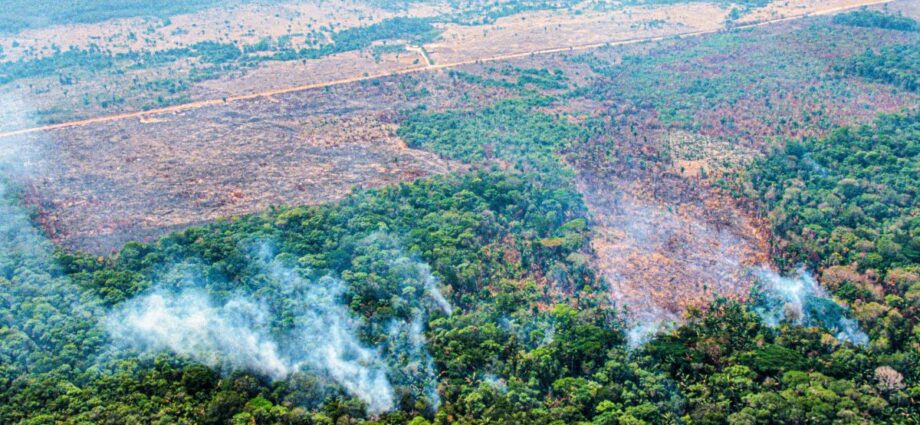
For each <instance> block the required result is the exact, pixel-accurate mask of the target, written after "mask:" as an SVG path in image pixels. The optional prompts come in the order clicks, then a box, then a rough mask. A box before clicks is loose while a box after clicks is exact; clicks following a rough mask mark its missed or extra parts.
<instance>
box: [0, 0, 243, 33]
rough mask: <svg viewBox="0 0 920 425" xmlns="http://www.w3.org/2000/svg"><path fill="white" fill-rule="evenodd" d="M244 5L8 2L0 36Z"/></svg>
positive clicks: (177, 0) (185, 0) (135, 0)
mask: <svg viewBox="0 0 920 425" xmlns="http://www.w3.org/2000/svg"><path fill="white" fill-rule="evenodd" d="M243 1H246V0H231V1H230V2H228V1H226V0H170V1H162V2H161V1H149V0H105V1H99V0H85V1H61V0H6V1H4V2H3V11H2V12H0V32H19V31H21V30H24V29H27V28H39V27H44V26H50V25H56V24H68V23H93V22H101V21H105V20H108V19H115V18H131V17H135V16H149V17H158V18H166V17H169V16H173V15H178V14H181V13H190V12H195V11H198V10H201V9H205V8H209V7H214V6H220V5H226V4H227V3H240V2H243ZM249 1H252V0H249Z"/></svg>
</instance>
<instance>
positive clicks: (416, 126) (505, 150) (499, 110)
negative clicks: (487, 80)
mask: <svg viewBox="0 0 920 425" xmlns="http://www.w3.org/2000/svg"><path fill="white" fill-rule="evenodd" d="M552 101H553V99H551V98H547V97H529V98H518V99H507V100H501V101H499V102H497V103H496V104H495V105H492V106H489V107H487V108H484V109H479V110H475V111H450V112H441V113H427V114H426V113H425V112H424V111H423V110H422V111H413V112H411V113H410V115H409V116H408V118H407V119H406V120H405V122H404V123H403V125H402V126H400V128H399V135H400V137H402V138H403V139H405V140H406V141H407V142H408V143H409V145H410V146H413V147H419V148H424V149H430V150H433V151H435V152H438V153H441V154H443V155H445V156H447V157H449V158H453V159H460V160H463V161H466V162H480V161H485V160H492V159H499V160H502V161H507V162H509V163H513V164H514V165H515V166H517V167H518V168H520V169H525V170H534V169H537V170H547V169H548V167H549V168H560V163H559V157H558V156H557V154H558V153H559V152H560V151H561V150H562V149H564V148H566V147H568V146H572V145H573V144H575V143H577V142H579V141H581V140H583V139H584V138H585V137H586V136H587V133H586V131H585V130H584V129H583V128H582V127H580V126H576V125H573V124H569V123H566V122H564V121H561V120H559V119H557V118H555V117H553V116H551V115H549V114H547V113H545V112H540V111H539V110H538V108H539V107H541V106H547V105H549V104H550V103H551V102H552Z"/></svg>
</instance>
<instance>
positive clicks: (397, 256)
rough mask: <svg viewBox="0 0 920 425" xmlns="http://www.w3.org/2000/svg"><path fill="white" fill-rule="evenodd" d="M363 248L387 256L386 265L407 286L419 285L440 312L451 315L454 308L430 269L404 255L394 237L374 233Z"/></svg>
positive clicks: (424, 264)
mask: <svg viewBox="0 0 920 425" xmlns="http://www.w3.org/2000/svg"><path fill="white" fill-rule="evenodd" d="M363 246H364V248H367V249H368V250H369V251H371V249H370V248H373V254H376V255H385V256H388V258H389V260H388V261H387V262H386V263H387V265H388V267H389V269H390V270H391V271H392V272H393V273H396V274H398V275H400V276H401V277H402V278H403V279H404V280H405V281H406V284H407V285H411V284H413V283H420V284H421V286H422V287H423V288H424V290H425V294H426V295H428V297H430V298H431V300H432V301H434V302H435V304H436V305H437V307H438V308H439V309H440V310H441V311H443V312H444V313H446V314H447V315H450V314H451V313H453V311H454V307H453V306H452V305H451V304H450V301H448V300H447V298H446V297H445V296H444V294H443V293H442V292H441V289H440V287H439V286H440V284H441V282H440V280H439V279H438V278H437V277H436V276H435V275H434V274H432V273H431V267H430V266H429V265H428V264H427V263H425V262H422V261H418V260H416V259H413V258H410V257H409V256H408V255H406V253H405V252H404V251H403V249H402V245H401V244H400V242H399V240H398V239H396V238H395V237H394V236H392V235H390V234H388V233H385V232H382V231H381V232H375V233H372V234H371V235H370V236H368V237H367V238H365V239H364V241H363Z"/></svg>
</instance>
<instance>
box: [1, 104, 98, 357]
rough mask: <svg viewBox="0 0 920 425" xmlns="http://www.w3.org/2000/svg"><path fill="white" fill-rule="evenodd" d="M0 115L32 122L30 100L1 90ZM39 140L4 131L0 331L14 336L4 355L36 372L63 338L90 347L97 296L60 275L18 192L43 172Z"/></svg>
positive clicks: (22, 123) (27, 123)
mask: <svg viewBox="0 0 920 425" xmlns="http://www.w3.org/2000/svg"><path fill="white" fill-rule="evenodd" d="M0 116H3V117H5V119H6V121H8V122H9V123H10V125H15V126H18V127H30V126H32V125H33V124H34V122H32V119H31V116H32V115H31V113H30V110H29V108H28V106H27V105H26V104H25V103H24V102H20V101H17V99H15V98H13V97H11V96H3V97H0ZM42 137H51V136H42ZM40 142H41V140H39V138H38V137H37V136H34V135H27V136H21V137H13V138H10V137H6V138H0V333H2V334H3V338H4V339H8V340H9V341H16V342H17V343H16V344H0V346H2V347H6V348H9V351H7V350H0V359H3V360H4V363H5V364H8V365H9V366H12V367H14V368H17V369H20V370H23V371H33V372H34V371H43V370H48V369H52V368H54V367H56V366H57V363H52V362H48V361H47V359H48V358H56V353H57V352H58V351H59V350H61V349H62V348H63V347H64V346H66V345H69V346H71V348H73V347H76V348H77V349H78V350H79V351H80V352H83V353H91V352H93V351H94V347H95V345H94V343H93V340H94V338H92V337H94V336H95V335H94V334H93V332H94V329H93V327H94V326H95V319H94V318H95V317H98V307H97V306H98V302H97V300H94V299H91V298H90V297H83V296H81V294H82V292H81V291H80V290H79V288H77V287H76V286H75V285H73V283H72V282H71V281H70V279H68V278H67V277H66V276H63V275H62V273H61V271H60V267H59V265H58V264H57V262H56V261H55V258H54V255H53V251H54V246H53V244H52V243H51V241H50V240H48V238H47V237H46V236H45V234H44V232H43V231H42V230H40V229H39V228H38V227H36V226H35V225H34V224H33V223H32V217H31V214H30V211H29V210H28V209H27V208H25V207H23V205H22V200H21V199H20V198H19V193H18V192H19V191H18V190H17V189H19V188H22V185H21V183H22V182H24V181H25V180H26V179H27V178H28V177H30V176H33V175H38V174H40V172H41V167H40V166H39V162H40V160H41V155H40V152H41V149H42V148H41V146H42V145H41V144H40ZM81 335H82V336H83V337H81ZM87 336H90V337H87ZM39 353H45V354H43V355H42V354H39ZM33 359H44V360H40V361H38V362H33ZM81 360H83V361H87V362H90V361H92V360H91V359H89V358H85V359H81ZM72 366H73V365H72Z"/></svg>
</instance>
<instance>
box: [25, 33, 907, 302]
mask: <svg viewBox="0 0 920 425" xmlns="http://www.w3.org/2000/svg"><path fill="white" fill-rule="evenodd" d="M828 22H829V20H827V19H823V20H822V19H821V18H819V19H815V20H808V21H805V22H797V23H784V24H780V25H777V26H772V27H763V28H757V29H752V30H745V31H738V32H735V33H727V34H713V35H707V36H703V37H699V38H695V39H683V40H666V41H660V42H655V43H646V44H637V45H630V46H615V47H610V48H604V49H600V50H597V51H592V52H589V53H584V52H562V53H557V54H551V55H544V56H533V57H522V58H517V59H513V60H508V61H502V62H493V63H485V64H468V65H464V66H461V67H458V68H457V71H460V72H459V73H454V72H448V71H430V72H421V73H415V74H412V75H401V76H391V77H385V78H381V79H375V80H372V81H365V82H356V83H350V84H347V85H341V86H334V87H329V88H325V89H315V90H305V91H299V92H292V93H286V94H279V95H276V96H271V97H260V98H254V99H248V100H242V101H236V102H230V103H227V104H217V105H211V106H207V107H203V108H198V109H190V110H186V111H181V112H174V113H167V114H157V115H150V116H146V117H144V118H143V120H138V119H127V120H121V121H112V122H108V123H99V124H92V125H88V126H81V127H73V128H67V129H60V130H55V131H52V132H48V133H43V134H41V135H37V136H29V137H30V138H26V136H20V137H21V139H19V140H21V141H22V142H23V143H33V144H34V145H35V146H37V147H39V148H40V151H41V153H42V154H41V157H42V160H41V161H40V164H38V165H39V167H38V168H39V169H40V170H42V173H40V174H39V176H40V177H34V178H33V179H32V180H31V181H30V182H29V183H28V187H30V190H29V191H28V193H29V194H30V201H31V202H32V203H33V204H35V205H37V206H38V207H39V208H38V209H39V217H40V221H41V222H42V224H43V225H44V226H45V228H46V229H47V230H48V232H49V233H50V234H51V236H52V237H53V238H54V240H55V241H57V242H58V243H60V244H61V245H63V246H65V247H68V248H74V249H81V250H87V251H90V252H94V253H99V254H107V253H110V252H111V251H112V250H114V249H117V248H118V247H119V246H121V244H122V243H124V242H125V241H128V240H146V239H151V238H156V237H158V236H161V235H163V234H165V233H167V232H169V231H171V230H174V229H179V228H183V227H187V226H189V225H193V224H198V223H206V222H210V221H213V220H216V219H219V218H222V217H232V216H234V215H242V214H249V213H255V212H258V211H260V210H263V209H265V208H267V207H268V206H270V205H277V204H289V205H295V204H317V203H322V202H329V201H334V200H336V199H340V198H341V197H343V196H345V195H346V194H347V193H349V192H350V191H351V190H352V189H353V188H360V187H376V186H381V185H388V184H394V183H397V182H400V181H405V180H410V179H415V178H418V177H423V176H427V175H430V174H435V173H445V172H449V171H455V170H460V169H462V167H464V166H461V165H460V164H458V163H452V162H448V161H446V160H445V159H443V158H441V157H440V156H439V155H438V154H437V153H432V152H425V151H422V150H418V149H410V148H408V147H407V146H406V144H405V143H404V142H403V140H401V139H400V138H399V137H397V136H396V135H395V132H396V130H397V129H398V128H399V125H400V124H401V123H402V122H401V120H402V119H403V117H404V116H405V115H406V114H405V113H403V111H406V110H424V111H425V112H426V113H430V112H437V111H455V110H460V111H475V110H480V109H482V108H485V107H488V106H489V105H492V104H494V103H496V102H497V101H500V100H502V99H507V98H509V97H527V96H537V95H546V96H551V97H552V98H554V99H555V101H553V102H551V103H550V104H549V105H548V106H544V107H541V109H540V111H541V112H542V113H545V114H547V115H549V116H551V117H555V118H556V119H558V120H560V121H562V122H567V123H572V124H573V125H575V126H580V127H583V128H584V129H585V133H586V134H590V135H591V136H590V137H588V138H587V139H586V140H584V141H578V142H573V143H571V144H569V145H567V146H563V147H562V148H561V149H560V151H559V152H558V153H559V154H560V155H559V156H560V157H561V158H563V159H564V163H565V164H567V166H570V167H572V169H573V170H575V173H574V175H576V176H577V180H576V182H577V187H578V188H579V189H580V190H581V192H582V194H583V195H584V199H585V203H586V205H587V207H588V209H589V211H590V213H591V217H592V221H593V223H592V225H593V227H592V229H593V230H592V234H591V235H592V240H591V242H590V244H589V248H588V251H590V254H591V257H592V258H593V259H594V261H593V265H594V267H595V268H596V269H597V270H599V271H600V272H601V273H600V275H601V276H602V277H603V278H604V279H605V280H606V282H607V284H608V286H609V288H610V291H611V298H612V299H613V300H615V301H616V302H617V303H618V304H619V305H620V306H622V307H626V308H628V309H631V310H633V311H636V312H637V313H643V312H655V313H656V314H658V313H660V314H661V315H663V316H668V317H674V318H677V317H679V315H680V312H681V311H682V310H683V309H685V308H686V307H688V306H703V305H705V304H706V303H707V302H708V301H709V300H711V299H712V298H713V297H716V296H726V297H732V298H743V297H744V296H746V295H747V293H748V290H749V288H750V285H751V284H752V278H751V277H750V276H749V275H748V274H747V270H748V269H749V268H750V267H752V266H756V265H759V264H763V263H766V262H768V261H769V253H770V252H769V249H770V247H769V246H768V244H767V243H766V242H765V241H766V239H767V235H766V234H765V231H764V230H763V227H762V226H760V225H759V223H760V219H759V218H758V217H756V216H752V215H751V214H748V213H747V212H746V210H745V209H744V208H742V207H741V206H738V205H736V204H735V201H734V198H733V197H732V196H730V194H728V193H727V192H725V191H723V190H720V189H717V188H716V187H715V186H716V185H718V184H719V183H720V180H721V179H723V178H724V179H730V178H731V177H732V176H733V175H734V174H735V173H736V172H737V171H738V170H739V169H740V168H742V167H743V165H744V164H746V163H747V161H749V160H750V159H751V158H753V157H755V156H757V155H760V154H761V153H762V152H765V151H766V150H768V149H770V148H771V147H772V146H775V145H776V143H777V142H782V141H783V140H785V139H786V138H795V137H803V136H817V135H821V134H823V133H824V132H826V131H828V130H829V129H831V128H833V127H835V126H837V125H840V124H851V123H861V122H868V121H869V120H871V119H872V116H873V115H874V113H875V112H876V111H889V112H893V111H897V110H899V109H901V108H905V107H910V106H912V105H916V101H917V96H916V94H912V93H909V92H905V91H903V90H898V89H895V88H892V87H890V86H886V85H882V84H876V83H868V82H865V81H861V80H858V79H855V78H852V77H842V76H839V75H836V74H835V73H834V71H833V66H834V64H835V63H836V62H837V61H839V60H841V59H843V56H844V54H843V52H845V51H850V52H853V51H861V50H865V48H867V47H868V46H877V45H880V44H882V40H884V42H886V43H903V42H909V41H911V40H913V39H914V38H912V37H915V36H914V35H910V34H887V33H883V32H881V31H880V30H872V29H853V28H837V27H832V26H829V24H828ZM805 37H808V39H807V42H806V39H805ZM789 46H797V47H795V51H794V52H792V53H790V52H789ZM780 51H782V52H784V53H781V54H778V53H777V52H780ZM771 61H778V62H771ZM540 69H548V70H551V72H550V74H547V75H549V76H550V77H551V78H556V77H552V76H553V75H556V74H555V72H556V71H555V70H559V72H560V73H561V74H560V75H562V76H564V78H563V77H560V81H562V83H561V84H557V83H559V81H552V80H540V78H543V76H544V75H543V74H535V73H533V70H540ZM762 70H770V71H769V72H765V71H762ZM522 75H524V76H527V77H528V78H529V79H524V78H521V76H522ZM731 75H744V76H748V77H749V78H732V77H731ZM538 77H539V78H538ZM525 80H526V81H530V82H527V83H523V84H522V81H525ZM766 92H770V93H773V95H772V96H771V97H764V96H762V94H763V93H766ZM792 111H804V112H796V113H793V112H792ZM835 111H842V112H840V113H837V112H835ZM461 115H463V114H461ZM466 115H467V116H475V114H466ZM485 134H489V133H488V132H486V133H485ZM32 137H34V139H31V138H32ZM505 165H506V166H507V165H508V164H505Z"/></svg>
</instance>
